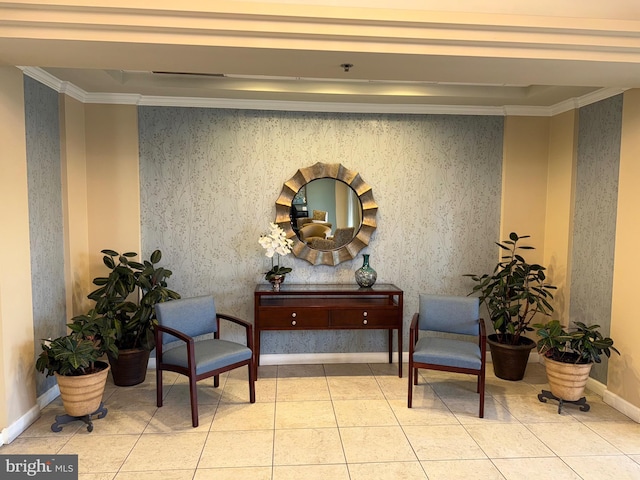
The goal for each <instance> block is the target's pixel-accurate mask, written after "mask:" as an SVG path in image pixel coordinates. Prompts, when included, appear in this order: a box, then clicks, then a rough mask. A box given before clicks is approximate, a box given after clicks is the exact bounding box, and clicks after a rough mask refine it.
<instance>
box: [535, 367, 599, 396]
mask: <svg viewBox="0 0 640 480" xmlns="http://www.w3.org/2000/svg"><path fill="white" fill-rule="evenodd" d="M592 366H593V363H563V362H556V361H555V360H552V359H550V358H546V359H545V368H546V371H547V381H548V382H549V387H550V390H551V393H553V394H554V395H555V396H556V397H558V398H561V399H562V400H566V401H569V402H575V401H577V400H580V398H582V395H583V393H584V388H585V386H586V385H587V380H588V379H589V373H590V372H591V367H592Z"/></svg>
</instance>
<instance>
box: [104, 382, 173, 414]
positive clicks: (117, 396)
mask: <svg viewBox="0 0 640 480" xmlns="http://www.w3.org/2000/svg"><path fill="white" fill-rule="evenodd" d="M172 388H173V387H172ZM163 393H164V392H163ZM133 404H135V405H138V406H141V405H152V406H153V405H156V386H155V383H154V384H153V385H149V384H143V385H135V386H133V387H116V390H115V391H114V392H113V394H112V395H111V396H110V397H109V398H108V400H106V401H105V402H104V406H105V407H107V408H108V409H110V410H111V409H126V408H127V407H130V406H131V405H133Z"/></svg>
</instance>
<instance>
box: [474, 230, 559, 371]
mask: <svg viewBox="0 0 640 480" xmlns="http://www.w3.org/2000/svg"><path fill="white" fill-rule="evenodd" d="M525 238H529V235H523V236H519V235H518V234H516V233H515V232H511V233H510V234H509V239H507V240H504V241H503V242H502V243H499V242H496V245H498V247H500V248H501V249H502V250H503V251H504V252H505V254H504V255H503V256H502V257H501V261H500V262H498V264H497V265H496V266H495V268H494V269H493V272H492V273H490V274H489V273H485V274H483V275H476V274H467V275H465V276H467V277H470V278H471V279H472V280H473V281H474V282H476V285H474V287H473V290H472V291H471V293H470V294H469V295H472V294H475V293H479V294H480V303H482V304H484V305H485V306H486V308H487V310H488V313H489V317H490V319H491V322H492V324H493V328H494V330H495V333H493V334H491V335H489V336H488V337H487V343H488V344H489V348H490V349H491V359H492V362H493V369H494V372H495V374H496V376H497V377H499V378H502V379H505V380H521V379H522V378H523V377H524V372H525V370H526V367H527V362H528V360H529V354H530V352H531V350H532V349H533V348H534V347H535V345H536V344H535V342H534V341H533V340H531V339H530V338H528V337H526V336H525V332H529V331H532V330H533V328H532V327H531V322H532V320H533V319H534V318H535V317H536V316H539V315H550V314H551V313H552V312H553V307H552V306H551V303H550V300H551V299H553V295H552V292H551V291H552V290H555V289H556V287H555V286H553V285H550V284H549V283H547V281H546V280H547V278H546V274H545V267H543V266H542V265H539V264H535V263H534V264H529V263H527V261H526V260H525V259H524V257H523V256H522V255H521V254H520V252H519V251H520V250H533V249H534V247H531V246H527V245H519V244H518V242H520V240H522V239H525Z"/></svg>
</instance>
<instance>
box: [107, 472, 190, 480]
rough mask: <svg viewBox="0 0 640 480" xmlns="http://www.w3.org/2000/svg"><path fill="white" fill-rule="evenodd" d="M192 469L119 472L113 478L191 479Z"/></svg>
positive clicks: (135, 479)
mask: <svg viewBox="0 0 640 480" xmlns="http://www.w3.org/2000/svg"><path fill="white" fill-rule="evenodd" d="M193 474H194V470H163V471H158V470H156V471H148V472H120V473H118V474H117V475H116V476H115V478H114V480H158V479H162V480H192V479H193Z"/></svg>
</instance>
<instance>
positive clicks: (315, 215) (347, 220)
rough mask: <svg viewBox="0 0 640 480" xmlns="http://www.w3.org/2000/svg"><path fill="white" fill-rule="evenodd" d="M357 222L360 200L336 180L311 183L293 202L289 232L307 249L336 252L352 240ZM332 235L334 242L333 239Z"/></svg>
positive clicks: (358, 224) (342, 183) (326, 179)
mask: <svg viewBox="0 0 640 480" xmlns="http://www.w3.org/2000/svg"><path fill="white" fill-rule="evenodd" d="M361 222H362V205H361V204H360V199H359V198H358V195H357V194H356V192H355V191H354V190H353V189H352V188H351V187H350V186H349V185H347V184H346V183H344V182H341V181H340V180H335V179H333V178H320V179H317V180H312V181H311V182H309V183H307V184H306V185H304V186H303V187H302V188H301V189H300V191H299V192H298V193H297V194H296V196H295V197H294V198H293V203H292V205H291V228H292V229H293V231H294V232H295V234H296V235H297V237H298V239H300V240H301V241H303V242H306V243H308V244H309V245H310V246H311V248H315V249H317V250H335V249H337V248H340V247H341V246H343V245H344V244H346V243H348V242H350V241H351V240H352V239H353V238H354V237H355V236H356V234H357V233H358V230H359V229H360V223H361ZM319 227H326V229H323V228H319ZM336 234H337V236H338V238H335V235H336ZM320 240H328V241H320Z"/></svg>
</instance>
